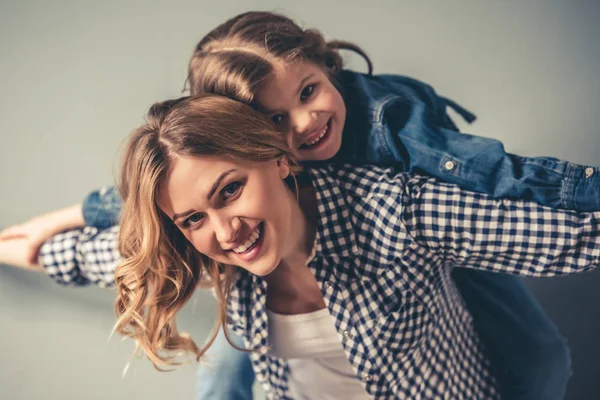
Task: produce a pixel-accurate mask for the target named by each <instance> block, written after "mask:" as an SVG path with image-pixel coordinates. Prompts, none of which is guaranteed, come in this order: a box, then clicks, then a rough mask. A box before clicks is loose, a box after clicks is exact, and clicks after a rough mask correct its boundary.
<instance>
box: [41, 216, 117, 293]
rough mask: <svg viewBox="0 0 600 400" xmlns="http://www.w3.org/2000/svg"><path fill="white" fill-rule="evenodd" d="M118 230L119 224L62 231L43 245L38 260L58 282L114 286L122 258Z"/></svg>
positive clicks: (71, 284)
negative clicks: (104, 228)
mask: <svg viewBox="0 0 600 400" xmlns="http://www.w3.org/2000/svg"><path fill="white" fill-rule="evenodd" d="M118 233H119V227H113V228H109V229H106V230H100V229H98V228H95V227H85V228H83V229H75V230H70V231H66V232H63V233H60V234H58V235H55V236H54V237H52V238H51V239H49V240H48V241H47V242H46V243H44V244H43V245H42V247H41V249H40V255H39V262H40V264H41V265H42V266H43V267H44V269H45V270H46V273H47V274H48V275H49V276H50V277H51V278H52V279H54V280H55V281H56V282H57V283H59V284H62V285H70V286H85V285H90V284H93V285H97V286H100V287H112V286H114V284H115V278H114V275H115V269H116V267H117V265H118V263H119V262H120V261H121V257H120V255H119V252H118Z"/></svg>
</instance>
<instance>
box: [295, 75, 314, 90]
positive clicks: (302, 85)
mask: <svg viewBox="0 0 600 400" xmlns="http://www.w3.org/2000/svg"><path fill="white" fill-rule="evenodd" d="M314 76H315V73H314V72H312V73H310V74H309V75H307V76H305V77H304V79H302V80H301V81H300V84H299V85H298V89H297V90H296V94H300V93H302V90H303V89H304V85H305V84H306V81H308V80H310V79H311V78H312V77H314Z"/></svg>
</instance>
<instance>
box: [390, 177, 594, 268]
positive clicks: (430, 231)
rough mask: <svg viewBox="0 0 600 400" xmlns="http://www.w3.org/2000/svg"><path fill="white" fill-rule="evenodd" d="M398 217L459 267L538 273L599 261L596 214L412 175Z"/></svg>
mask: <svg viewBox="0 0 600 400" xmlns="http://www.w3.org/2000/svg"><path fill="white" fill-rule="evenodd" d="M403 196H404V199H403V211H402V216H401V218H402V219H403V223H404V224H405V227H406V229H407V232H408V233H409V235H410V236H412V237H413V239H414V240H415V241H416V242H417V243H418V244H420V245H421V246H422V247H424V248H426V249H429V250H430V251H432V252H433V253H435V254H438V255H440V256H441V257H443V259H444V260H446V261H450V262H451V263H452V264H454V265H457V266H462V267H469V268H476V269H483V270H487V271H497V272H508V273H513V274H519V275H525V276H533V277H541V276H555V275H564V274H570V273H575V272H583V271H587V270H590V269H592V268H594V267H596V266H597V264H598V262H599V261H600V224H599V221H600V213H599V212H594V213H579V212H575V211H566V210H557V209H552V208H549V207H544V206H541V205H539V204H536V203H533V202H526V201H513V200H497V199H493V198H492V197H490V196H488V195H485V194H481V193H475V192H469V191H465V190H462V189H460V188H459V187H457V186H455V185H449V184H445V183H441V182H438V181H436V180H435V179H432V178H423V177H415V178H412V179H410V180H409V181H408V183H407V185H406V186H405V192H404V195H403Z"/></svg>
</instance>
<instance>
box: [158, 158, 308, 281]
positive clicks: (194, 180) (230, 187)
mask: <svg viewBox="0 0 600 400" xmlns="http://www.w3.org/2000/svg"><path fill="white" fill-rule="evenodd" d="M288 174H289V169H288V167H287V164H286V163H284V162H277V161H272V162H268V163H249V164H240V163H236V162H234V161H228V160H225V159H223V158H220V157H208V156H205V157H177V158H176V159H175V160H174V162H173V164H172V166H171V170H170V172H169V174H168V175H167V177H166V179H165V180H164V181H163V183H162V184H161V186H160V187H159V191H158V201H159V207H160V208H161V210H162V211H163V212H165V213H166V214H167V215H168V216H169V217H170V218H171V219H172V220H173V222H174V223H175V225H176V226H177V227H178V228H179V229H180V230H181V232H183V234H184V235H185V237H186V238H187V239H188V240H189V241H190V242H191V243H192V245H193V246H194V247H195V248H196V250H198V251H199V252H200V253H202V254H204V255H206V256H208V257H210V258H212V259H213V260H216V261H218V262H221V263H224V264H230V265H237V266H240V267H242V268H244V269H246V270H248V271H250V272H251V273H253V274H255V275H259V276H264V275H267V274H269V273H270V272H272V271H273V270H274V269H275V268H276V267H277V266H278V265H279V263H280V261H281V259H282V257H285V255H286V254H288V253H289V252H290V251H291V248H292V247H293V233H294V231H295V229H292V228H293V227H294V225H293V224H292V222H293V221H292V219H293V216H294V215H297V213H293V212H292V205H293V204H295V197H294V195H293V194H292V193H291V191H290V190H289V189H288V187H287V186H286V184H285V182H284V181H283V179H284V178H285V177H287V175H288ZM290 233H291V234H290Z"/></svg>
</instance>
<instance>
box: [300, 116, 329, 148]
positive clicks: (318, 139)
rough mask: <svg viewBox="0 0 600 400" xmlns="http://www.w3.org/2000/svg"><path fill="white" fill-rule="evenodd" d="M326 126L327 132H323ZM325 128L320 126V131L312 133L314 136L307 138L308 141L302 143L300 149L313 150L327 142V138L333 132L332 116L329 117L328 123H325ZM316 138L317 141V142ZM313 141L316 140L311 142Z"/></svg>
mask: <svg viewBox="0 0 600 400" xmlns="http://www.w3.org/2000/svg"><path fill="white" fill-rule="evenodd" d="M323 128H325V133H324V134H323V133H321V130H322V129H323ZM323 128H320V129H319V131H318V132H317V133H315V134H314V135H311V136H312V137H309V138H307V139H306V141H305V142H304V144H302V145H301V146H300V150H313V149H316V148H318V147H320V146H321V145H322V144H323V143H325V142H326V141H327V139H328V138H329V136H330V133H331V118H329V119H328V120H327V123H326V124H325V126H324V127H323ZM320 135H322V136H321V137H319V136H320ZM315 140H316V142H315ZM311 142H314V143H312V144H309V143H311Z"/></svg>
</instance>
